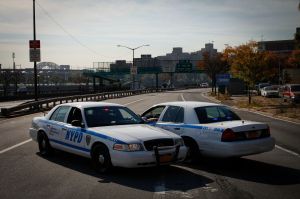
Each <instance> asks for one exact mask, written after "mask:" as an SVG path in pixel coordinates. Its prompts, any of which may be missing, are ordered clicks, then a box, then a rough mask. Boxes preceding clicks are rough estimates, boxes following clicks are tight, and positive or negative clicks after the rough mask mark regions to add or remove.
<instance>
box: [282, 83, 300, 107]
mask: <svg viewBox="0 0 300 199" xmlns="http://www.w3.org/2000/svg"><path fill="white" fill-rule="evenodd" d="M281 92H282V93H281V96H282V97H283V99H284V100H285V101H289V102H292V103H299V102H300V84H286V85H284V86H283V87H282V88H281Z"/></svg>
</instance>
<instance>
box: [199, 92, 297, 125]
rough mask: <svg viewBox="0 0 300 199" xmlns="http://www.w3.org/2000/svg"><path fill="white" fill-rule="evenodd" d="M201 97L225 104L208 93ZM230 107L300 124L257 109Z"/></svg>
mask: <svg viewBox="0 0 300 199" xmlns="http://www.w3.org/2000/svg"><path fill="white" fill-rule="evenodd" d="M201 95H202V97H205V98H206V99H209V100H211V101H213V102H215V103H219V104H223V103H222V101H220V100H217V99H215V98H213V97H209V96H208V95H207V93H202V94H201ZM223 105H226V106H230V105H227V104H223ZM230 107H232V108H234V109H238V110H242V111H248V112H251V113H256V114H259V115H262V116H265V117H269V118H272V119H276V120H281V121H284V122H290V123H293V124H298V125H299V124H300V121H297V120H296V121H294V119H291V118H288V117H282V116H274V115H269V114H267V113H265V112H261V111H257V110H255V109H249V108H239V107H236V106H230Z"/></svg>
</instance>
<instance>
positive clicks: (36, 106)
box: [1, 89, 167, 117]
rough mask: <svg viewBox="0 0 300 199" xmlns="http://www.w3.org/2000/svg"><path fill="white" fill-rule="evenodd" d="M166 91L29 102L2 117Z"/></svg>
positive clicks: (141, 91)
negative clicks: (65, 104)
mask: <svg viewBox="0 0 300 199" xmlns="http://www.w3.org/2000/svg"><path fill="white" fill-rule="evenodd" d="M165 90H167V89H144V90H127V91H117V92H104V93H96V94H87V95H74V96H68V97H58V98H52V99H45V100H39V101H34V102H28V103H24V104H21V105H18V106H15V107H11V108H1V115H2V116H4V117H10V116H16V115H22V114H26V113H33V112H38V111H42V110H49V109H50V108H52V107H54V106H56V105H58V104H63V103H69V102H84V101H102V100H106V99H115V98H121V97H127V96H133V95H140V94H146V93H154V92H163V91H165Z"/></svg>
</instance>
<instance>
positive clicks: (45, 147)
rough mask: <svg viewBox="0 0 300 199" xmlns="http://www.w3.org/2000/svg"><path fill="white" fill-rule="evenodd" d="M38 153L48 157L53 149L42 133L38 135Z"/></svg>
mask: <svg viewBox="0 0 300 199" xmlns="http://www.w3.org/2000/svg"><path fill="white" fill-rule="evenodd" d="M38 145H39V151H40V154H41V155H42V156H48V155H51V154H52V153H53V148H52V147H51V145H50V143H49V139H48V137H47V135H46V134H45V133H44V132H39V134H38Z"/></svg>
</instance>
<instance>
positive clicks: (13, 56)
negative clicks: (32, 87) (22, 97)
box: [12, 52, 18, 95]
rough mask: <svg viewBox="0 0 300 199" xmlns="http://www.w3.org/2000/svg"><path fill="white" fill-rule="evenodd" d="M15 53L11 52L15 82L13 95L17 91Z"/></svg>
mask: <svg viewBox="0 0 300 199" xmlns="http://www.w3.org/2000/svg"><path fill="white" fill-rule="evenodd" d="M15 58H16V54H15V53H14V52H13V53H12V59H13V73H14V84H15V95H17V92H18V82H17V73H16V62H15Z"/></svg>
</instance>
